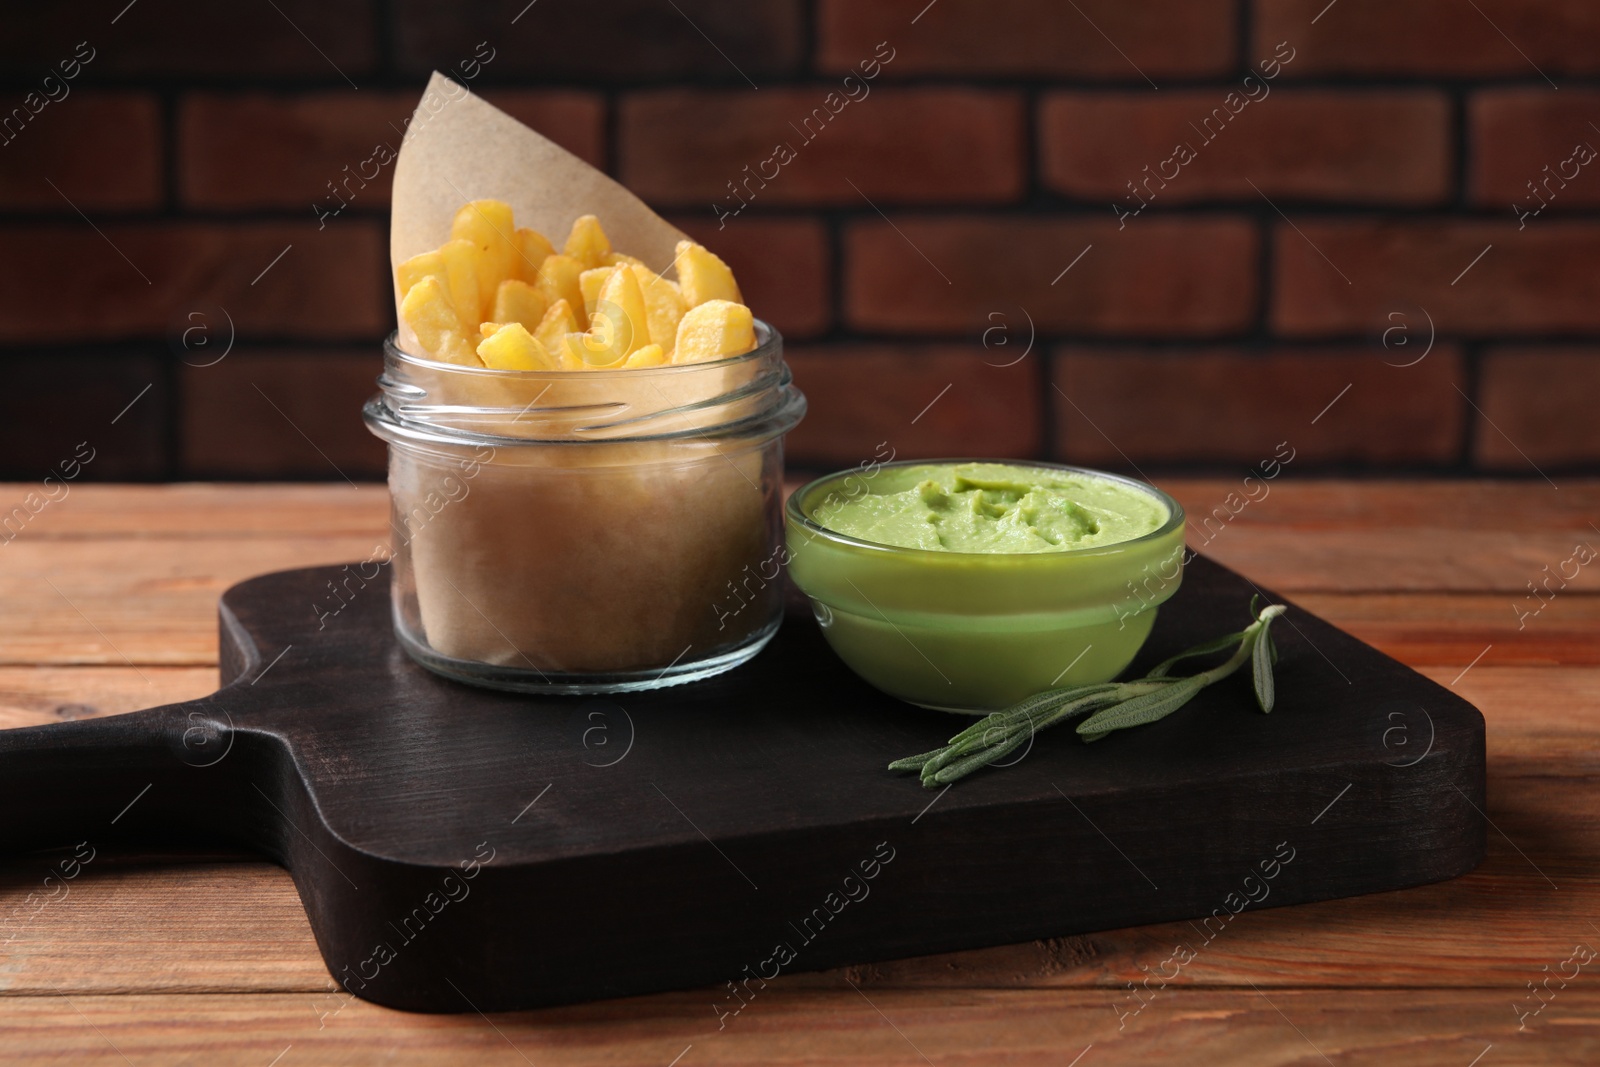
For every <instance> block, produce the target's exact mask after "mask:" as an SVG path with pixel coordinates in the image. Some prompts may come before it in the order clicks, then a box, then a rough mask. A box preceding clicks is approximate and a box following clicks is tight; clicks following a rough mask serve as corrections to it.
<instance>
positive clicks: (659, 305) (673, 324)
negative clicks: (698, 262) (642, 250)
mask: <svg viewBox="0 0 1600 1067" xmlns="http://www.w3.org/2000/svg"><path fill="white" fill-rule="evenodd" d="M633 276H634V278H635V279H636V280H637V281H638V283H639V291H640V292H642V293H643V294H644V310H645V321H646V322H647V323H648V324H649V327H650V341H651V343H652V344H658V345H660V346H661V349H662V351H663V352H665V353H666V354H667V355H668V356H671V355H672V349H673V348H674V346H676V345H677V343H678V323H679V321H681V320H682V319H683V313H684V312H685V311H687V310H689V309H688V306H687V305H686V304H684V302H683V294H681V293H680V292H678V287H677V286H676V285H674V284H673V283H672V282H670V281H668V280H667V279H666V278H663V277H662V276H661V275H659V274H657V273H656V272H655V271H653V270H651V269H650V268H649V267H646V266H645V265H643V264H642V263H641V264H636V265H634V267H633Z"/></svg>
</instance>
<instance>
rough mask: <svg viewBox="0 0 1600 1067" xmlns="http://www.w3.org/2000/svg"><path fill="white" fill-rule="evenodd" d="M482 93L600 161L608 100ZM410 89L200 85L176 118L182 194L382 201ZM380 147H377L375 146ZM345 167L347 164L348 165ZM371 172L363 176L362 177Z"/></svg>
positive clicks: (242, 202)
mask: <svg viewBox="0 0 1600 1067" xmlns="http://www.w3.org/2000/svg"><path fill="white" fill-rule="evenodd" d="M486 99H488V100H489V101H490V102H492V103H494V104H495V105H497V106H499V107H501V108H503V109H504V110H506V111H507V112H509V113H510V114H512V115H514V116H515V117H516V118H518V119H520V120H521V121H523V122H525V123H527V124H528V125H530V126H532V127H534V128H535V129H537V130H538V131H539V132H540V133H543V134H544V135H545V136H547V137H549V138H550V139H551V140H553V141H555V142H556V143H557V144H560V145H561V146H562V147H564V148H567V149H568V150H569V151H572V152H574V153H576V154H578V155H580V156H582V157H583V158H585V159H587V160H588V161H589V162H590V163H593V164H596V165H599V164H600V163H601V162H602V155H603V148H602V141H603V137H604V105H603V104H602V103H601V101H600V99H599V98H598V97H597V96H594V95H592V94H588V93H577V92H560V91H557V92H512V91H506V92H498V93H490V94H486ZM416 105H417V96H416V94H414V93H352V92H349V91H345V92H326V93H309V94H296V95H293V96H282V95H273V94H266V93H242V94H240V93H235V94H217V93H203V94H198V95H196V96H193V97H190V98H189V99H187V100H186V101H184V104H183V107H182V109H181V111H180V112H179V118H178V144H179V148H180V158H179V176H180V184H181V187H182V195H183V198H184V200H185V201H186V202H187V203H189V204H191V205H193V206H195V207H204V208H256V207H293V208H298V209H301V210H303V211H304V212H305V213H306V215H307V217H308V218H309V217H314V215H315V212H314V211H313V209H312V205H313V204H318V205H320V206H321V207H322V209H323V210H333V209H337V208H338V206H339V199H338V198H336V197H335V194H334V191H333V190H331V189H330V188H329V183H330V182H331V183H332V184H333V186H334V189H337V190H338V194H339V197H342V198H343V199H344V200H346V201H348V203H349V205H350V206H351V207H352V208H383V207H386V206H387V205H388V203H389V184H390V180H391V178H392V171H393V166H392V164H391V165H389V166H384V165H382V159H383V158H385V157H392V155H393V153H394V152H396V151H397V150H398V149H399V147H400V141H401V139H402V136H403V131H404V130H405V120H406V119H407V118H409V117H410V115H411V113H412V111H413V110H414V109H415V108H416ZM380 149H382V150H383V151H381V152H380ZM346 168H348V169H346ZM363 175H368V176H371V177H370V178H369V180H367V181H365V182H363V180H362V176H363Z"/></svg>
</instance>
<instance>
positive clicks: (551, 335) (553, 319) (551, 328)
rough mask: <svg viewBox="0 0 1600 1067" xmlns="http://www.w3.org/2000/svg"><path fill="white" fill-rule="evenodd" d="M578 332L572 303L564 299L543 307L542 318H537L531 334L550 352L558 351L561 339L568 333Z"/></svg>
mask: <svg viewBox="0 0 1600 1067" xmlns="http://www.w3.org/2000/svg"><path fill="white" fill-rule="evenodd" d="M578 332H579V330H578V319H577V317H576V316H575V315H573V314H572V305H571V304H569V303H567V302H566V301H565V300H557V301H556V302H555V303H554V304H551V305H550V306H549V307H548V308H546V309H545V313H544V318H542V319H540V320H539V325H538V327H537V328H536V329H535V330H534V331H533V336H534V338H535V339H536V340H538V342H539V343H540V344H542V345H544V346H545V348H547V349H549V350H550V351H551V352H555V353H560V351H561V348H562V344H563V341H562V339H563V338H565V337H566V336H567V334H569V333H578Z"/></svg>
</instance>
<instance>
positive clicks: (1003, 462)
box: [784, 456, 1188, 566]
mask: <svg viewBox="0 0 1600 1067" xmlns="http://www.w3.org/2000/svg"><path fill="white" fill-rule="evenodd" d="M968 463H986V464H992V465H995V466H1002V467H1012V468H1017V469H1021V470H1053V471H1066V472H1068V473H1071V474H1083V475H1087V476H1089V477H1091V478H1099V479H1102V480H1105V481H1111V482H1117V483H1118V484H1121V485H1125V486H1127V487H1129V488H1131V489H1135V490H1137V491H1139V492H1142V493H1145V494H1146V495H1149V496H1153V497H1155V498H1156V500H1157V501H1159V502H1160V503H1161V504H1163V505H1165V507H1166V508H1167V520H1166V521H1165V522H1163V523H1162V524H1161V525H1160V526H1159V527H1157V528H1156V529H1154V530H1152V531H1150V532H1149V533H1145V534H1140V535H1139V536H1138V537H1130V538H1129V539H1128V540H1126V541H1114V542H1112V543H1111V544H1107V545H1092V546H1090V547H1087V548H1072V549H1067V550H1065V551H1056V552H947V551H945V550H944V549H933V548H912V547H909V546H906V545H889V544H884V543H883V542H882V541H868V540H865V539H863V538H860V537H852V536H851V535H849V534H845V533H840V532H839V531H837V530H832V529H829V528H828V527H826V526H824V525H822V524H821V523H819V522H817V521H816V520H815V519H813V518H811V516H809V515H807V514H806V513H805V510H804V508H803V502H804V500H805V498H806V497H808V496H810V495H813V494H815V493H816V492H817V491H818V490H819V489H820V488H822V487H823V486H824V485H825V484H828V483H830V482H835V481H842V480H844V479H846V478H848V477H850V476H851V475H855V474H861V473H863V472H864V471H865V470H866V469H867V468H866V467H860V466H858V467H852V468H847V469H844V470H837V471H834V472H832V473H831V474H824V475H822V476H821V477H818V478H813V479H812V480H811V481H809V482H806V483H805V484H804V485H802V486H800V487H799V488H798V489H796V490H795V491H794V492H792V493H790V494H789V499H788V500H787V501H786V502H785V504H784V515H785V516H786V517H787V518H788V519H789V521H791V522H793V523H794V524H795V525H797V526H799V527H800V528H801V529H803V530H805V531H807V532H808V533H809V534H810V535H811V539H812V540H815V539H816V538H817V537H819V536H820V537H823V538H825V539H827V540H830V541H834V542H837V543H839V544H844V545H850V546H852V547H854V548H861V549H867V550H869V551H875V552H884V553H888V554H890V555H901V556H905V557H907V558H910V559H919V558H927V559H930V560H934V559H939V560H964V561H972V562H976V561H979V560H982V561H987V562H988V563H990V564H992V565H1008V564H1009V565H1013V566H1015V565H1017V564H1016V563H1012V562H1011V561H1018V560H1040V561H1041V564H1040V565H1042V561H1044V560H1065V559H1083V558H1085V557H1088V556H1098V555H1114V554H1119V553H1122V552H1126V551H1128V550H1129V549H1130V548H1133V547H1135V546H1138V545H1142V544H1146V543H1149V542H1154V541H1159V540H1161V539H1162V538H1165V537H1168V536H1170V535H1171V534H1172V532H1173V531H1174V530H1176V529H1180V528H1182V527H1183V526H1184V525H1185V524H1186V523H1187V522H1188V517H1187V515H1186V514H1185V512H1184V510H1183V505H1182V504H1180V503H1178V501H1177V500H1176V499H1175V498H1174V497H1173V496H1172V495H1171V494H1169V493H1167V492H1166V491H1165V490H1163V489H1161V488H1159V487H1158V486H1156V485H1154V484H1152V483H1150V482H1147V481H1144V480H1143V479H1140V478H1132V477H1129V476H1128V475H1124V474H1113V473H1112V472H1110V471H1103V470H1097V469H1095V468H1093V467H1078V466H1073V465H1072V464H1068V463H1052V462H1049V461H1047V460H1014V459H994V458H992V457H971V456H967V457H954V458H938V457H934V458H929V459H901V460H893V461H891V462H888V463H879V464H876V465H875V466H876V469H877V470H883V469H885V468H888V467H931V466H945V465H948V466H959V465H962V464H968ZM868 466H873V465H871V464H869V465H868ZM999 561H1007V563H1006V564H1002V563H1000V562H999Z"/></svg>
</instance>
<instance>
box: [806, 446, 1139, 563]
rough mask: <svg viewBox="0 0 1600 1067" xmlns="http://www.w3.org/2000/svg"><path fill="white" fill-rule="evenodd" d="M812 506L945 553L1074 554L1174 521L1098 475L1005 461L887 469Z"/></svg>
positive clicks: (858, 532) (877, 536)
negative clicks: (849, 490)
mask: <svg viewBox="0 0 1600 1067" xmlns="http://www.w3.org/2000/svg"><path fill="white" fill-rule="evenodd" d="M860 484H861V490H862V491H858V492H855V493H847V492H843V491H841V492H838V493H836V494H834V495H832V496H831V497H830V498H829V499H827V500H825V501H824V502H823V503H822V504H821V505H819V506H818V507H817V508H816V510H815V511H814V512H813V518H814V519H815V520H816V521H817V522H818V523H819V524H821V525H822V526H825V527H827V528H828V529H830V530H834V531H836V532H838V533H842V534H845V535H846V536H849V537H856V538H860V539H861V540H863V541H875V542H877V543H879V544H884V545H896V546H899V547H901V548H924V549H932V550H934V551H942V552H1068V551H1071V550H1072V549H1077V548H1094V547H1097V546H1100V545H1114V544H1117V543H1119V542H1121V541H1131V540H1133V539H1134V538H1136V537H1142V536H1144V535H1145V534H1148V533H1153V532H1154V531H1156V530H1158V529H1160V528H1161V525H1162V524H1163V523H1165V522H1166V521H1167V509H1166V507H1165V505H1163V504H1162V503H1161V501H1160V500H1158V499H1157V498H1156V497H1155V496H1153V495H1152V494H1150V493H1146V492H1143V491H1142V490H1139V489H1137V488H1135V487H1133V486H1131V485H1129V484H1127V483H1125V482H1120V481H1114V480H1112V479H1110V478H1099V477H1095V476H1094V475H1090V474H1079V473H1076V472H1073V471H1063V470H1054V469H1051V468H1049V467H1027V466H1020V465H1012V464H1005V463H961V464H941V463H929V464H924V465H918V466H909V467H895V468H885V469H884V470H882V471H879V472H878V474H877V475H876V476H874V477H871V478H865V477H864V478H863V479H862V481H861V483H860Z"/></svg>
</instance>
